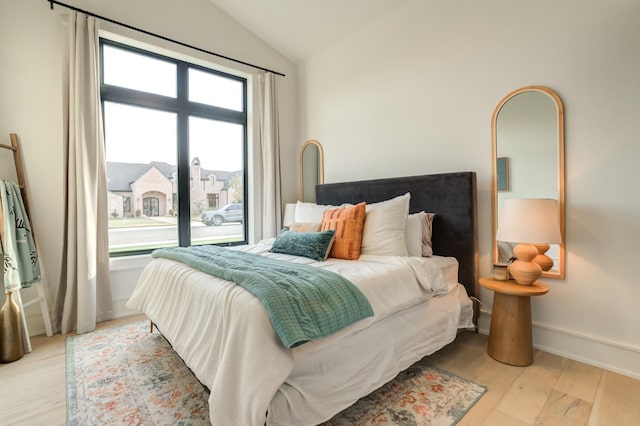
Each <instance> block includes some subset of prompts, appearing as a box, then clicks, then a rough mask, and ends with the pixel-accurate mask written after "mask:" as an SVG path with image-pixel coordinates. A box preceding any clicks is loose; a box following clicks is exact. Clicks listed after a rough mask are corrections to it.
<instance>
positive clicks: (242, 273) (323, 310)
mask: <svg viewBox="0 0 640 426" xmlns="http://www.w3.org/2000/svg"><path fill="white" fill-rule="evenodd" d="M151 255H152V256H153V257H163V258H167V259H173V260H177V261H180V262H182V263H185V264H187V265H189V266H191V267H193V268H196V269H198V270H200V271H202V272H205V273H207V274H210V275H213V276H216V277H219V278H223V279H225V280H228V281H233V282H234V283H236V284H238V285H240V286H241V287H243V288H244V289H245V290H247V291H249V292H250V293H251V294H253V295H254V296H256V297H257V298H258V299H259V300H260V302H262V304H263V305H264V307H265V308H266V310H267V312H268V314H269V317H270V318H271V323H272V324H273V327H274V329H275V330H276V333H278V336H280V339H281V340H282V343H283V344H284V346H286V347H288V348H293V347H295V346H298V345H301V344H303V343H305V342H308V341H310V340H314V339H320V338H322V337H325V336H328V335H330V334H332V333H334V332H336V331H338V330H340V329H342V328H344V327H346V326H348V325H349V324H352V323H354V322H356V321H359V320H361V319H363V318H366V317H369V316H372V315H373V310H372V308H371V305H370V304H369V301H368V300H367V298H366V297H365V296H364V295H363V294H362V293H361V292H360V290H359V289H358V288H357V287H356V286H355V285H353V283H351V282H350V281H349V280H347V279H345V278H344V277H342V276H340V275H338V274H336V273H334V272H331V271H327V270H324V269H321V268H315V267H313V266H309V265H303V264H298V263H291V262H284V261H279V260H275V259H269V258H266V257H264V256H260V255H257V254H253V253H244V252H241V251H236V250H229V249H225V248H221V247H216V246H193V247H175V248H166V249H158V250H155V251H154V252H153V253H152V254H151Z"/></svg>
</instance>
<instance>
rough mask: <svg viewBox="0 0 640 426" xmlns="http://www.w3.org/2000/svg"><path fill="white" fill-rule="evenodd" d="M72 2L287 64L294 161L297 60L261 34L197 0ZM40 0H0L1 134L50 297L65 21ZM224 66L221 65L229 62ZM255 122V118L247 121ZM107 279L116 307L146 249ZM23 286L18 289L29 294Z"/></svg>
mask: <svg viewBox="0 0 640 426" xmlns="http://www.w3.org/2000/svg"><path fill="white" fill-rule="evenodd" d="M67 3H70V4H73V5H75V6H77V7H79V8H81V9H85V10H89V11H92V12H94V13H96V14H99V15H103V16H106V17H109V18H111V19H115V20H118V21H122V22H125V23H127V24H130V25H133V26H137V27H140V28H142V29H145V30H147V31H150V32H154V33H158V34H162V35H164V36H166V37H170V38H174V39H176V40H179V41H181V42H184V43H189V44H193V45H195V46H197V47H200V48H203V49H208V50H212V51H214V52H217V53H220V54H223V55H226V56H229V57H234V58H237V59H240V60H243V61H246V62H251V63H256V64H258V65H260V66H263V67H266V68H270V69H273V70H276V71H279V72H282V73H284V74H286V77H284V78H283V77H278V78H277V81H278V96H279V111H280V124H281V130H280V137H281V149H282V151H283V156H284V158H283V164H297V160H298V156H297V152H298V149H299V146H300V143H299V141H298V140H297V139H296V138H297V136H298V134H299V130H298V116H297V108H296V102H297V98H296V86H297V77H296V68H295V66H294V65H293V64H292V63H291V62H289V61H288V60H287V59H285V58H284V57H283V56H282V55H280V54H279V53H277V52H276V51H274V50H273V49H272V48H271V47H269V46H268V45H267V44H266V43H264V42H263V41H262V40H260V39H258V38H257V37H255V36H254V35H253V34H252V33H251V32H249V31H248V30H246V29H245V28H243V27H242V26H240V25H239V24H237V23H236V22H235V21H233V20H232V19H231V18H229V17H228V16H227V15H225V14H223V13H222V12H221V11H220V10H219V9H217V8H216V7H215V6H213V5H212V4H211V3H210V2H208V1H206V0H183V1H180V2H176V1H171V0H138V1H135V2H129V1H126V0H111V1H108V2H106V1H100V0H86V1H81V0H76V1H68V2H67ZM66 12H67V10H66V9H64V8H62V7H59V6H56V8H55V10H54V11H50V10H49V5H48V3H47V2H45V1H44V0H21V1H16V0H0V58H2V61H3V62H2V66H0V140H2V142H3V143H9V133H10V132H15V133H17V134H18V136H19V138H20V141H21V146H22V148H23V152H24V159H25V163H26V164H25V166H26V175H27V183H28V189H29V192H30V195H31V196H30V198H31V202H32V210H33V220H32V221H33V225H34V227H35V228H36V232H37V239H38V244H39V247H40V256H41V259H42V263H43V266H44V267H45V270H46V271H47V276H48V277H49V279H48V282H49V291H48V294H49V302H50V304H51V303H52V301H53V298H54V296H55V293H56V290H57V288H58V283H59V276H60V264H61V256H60V253H61V250H62V241H63V208H64V207H63V206H64V204H63V182H64V174H63V145H62V124H63V121H62V120H63V118H62V87H63V84H62V79H63V75H62V70H63V64H64V57H63V55H64V50H65V49H64V48H65V45H66V43H67V41H66V28H65V27H64V25H63V20H62V19H61V17H60V15H61V14H63V13H66ZM105 28H107V29H109V30H111V31H114V32H119V33H121V34H122V35H126V36H131V37H135V38H138V39H139V40H140V41H142V42H147V43H150V44H153V45H158V46H159V47H161V48H162V47H164V48H170V49H177V50H179V51H181V52H182V53H184V54H187V55H193V56H195V57H196V58H199V59H201V60H208V61H212V62H215V63H217V64H220V65H222V66H226V67H229V68H232V67H235V68H236V69H238V70H239V71H243V72H247V73H248V72H251V69H249V68H247V67H238V66H236V65H233V64H232V63H230V62H228V61H224V60H218V59H215V58H212V57H209V56H207V55H203V54H199V53H195V52H190V51H189V50H188V49H183V48H178V47H176V46H174V45H171V44H169V43H164V42H160V41H158V40H156V39H153V38H151V37H145V36H141V35H140V34H138V33H134V32H130V31H125V30H123V29H121V28H118V27H114V26H109V25H105ZM229 68H228V69H229ZM254 124H255V123H254ZM297 176H298V175H297V170H296V169H295V168H293V169H286V170H284V171H283V200H284V201H294V200H295V199H296V194H297ZM0 178H8V179H15V174H14V171H13V163H12V158H11V155H10V153H9V151H5V150H2V151H1V152H0ZM114 263H115V265H114V267H113V272H112V282H113V285H114V289H113V296H114V300H115V302H116V309H117V310H119V312H120V313H124V311H123V310H122V308H123V306H124V303H125V301H126V299H127V298H128V296H129V294H130V291H131V289H132V288H133V285H134V284H135V282H136V279H137V277H138V275H139V273H140V271H141V267H142V266H143V265H144V264H145V263H146V259H145V258H138V259H133V260H131V261H129V262H126V261H122V260H120V261H118V262H114ZM30 292H31V290H27V291H24V292H23V298H24V299H25V301H26V300H29V299H30V298H32V297H33V295H32V294H31V293H30ZM27 313H28V315H29V322H30V331H31V334H37V333H41V332H43V330H44V328H43V325H42V321H41V318H40V314H39V310H38V309H37V308H36V307H35V306H34V307H30V308H28V311H27Z"/></svg>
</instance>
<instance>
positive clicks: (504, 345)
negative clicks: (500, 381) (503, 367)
mask: <svg viewBox="0 0 640 426" xmlns="http://www.w3.org/2000/svg"><path fill="white" fill-rule="evenodd" d="M480 285H481V286H482V287H484V288H488V289H490V290H493V291H494V292H495V294H494V295H493V310H492V313H491V328H490V330H489V344H488V346H487V353H488V354H489V356H490V357H491V358H493V359H495V360H497V361H500V362H503V363H505V364H509V365H517V366H525V365H530V364H531V363H533V339H532V336H531V296H542V295H543V294H545V293H547V292H548V291H549V288H547V287H546V286H544V285H542V284H540V283H538V282H534V283H533V284H531V285H521V284H517V283H516V282H515V281H497V280H494V279H493V278H480Z"/></svg>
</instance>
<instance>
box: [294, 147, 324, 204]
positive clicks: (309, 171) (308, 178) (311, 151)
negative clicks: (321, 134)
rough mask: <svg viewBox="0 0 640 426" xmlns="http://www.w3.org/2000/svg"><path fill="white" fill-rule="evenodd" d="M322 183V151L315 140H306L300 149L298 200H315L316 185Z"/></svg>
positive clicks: (311, 201)
mask: <svg viewBox="0 0 640 426" xmlns="http://www.w3.org/2000/svg"><path fill="white" fill-rule="evenodd" d="M320 183H324V151H323V150H322V145H320V142H318V141H316V140H313V139H312V140H308V141H306V142H305V143H304V145H302V149H301V150H300V201H304V202H307V203H315V202H316V185H318V184H320Z"/></svg>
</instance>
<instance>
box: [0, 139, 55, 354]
mask: <svg viewBox="0 0 640 426" xmlns="http://www.w3.org/2000/svg"><path fill="white" fill-rule="evenodd" d="M9 137H10V138H11V145H6V144H3V143H0V148H4V149H8V150H11V151H13V160H14V163H15V166H16V176H17V178H18V186H19V187H20V192H21V194H22V202H23V203H24V209H25V211H26V212H27V217H28V218H29V223H30V224H31V235H32V236H33V241H34V244H35V243H36V242H35V241H36V237H35V231H34V227H33V219H32V216H31V206H30V204H29V196H28V194H27V184H26V181H25V177H24V166H23V162H22V153H21V152H20V146H19V144H18V135H16V134H15V133H11V134H10V135H9ZM0 204H1V203H0ZM3 223H4V222H3V213H2V209H0V238H2V237H3V236H4V232H2V231H4V230H3ZM36 247H37V246H36ZM40 271H41V275H40V276H41V278H40V280H39V281H37V282H35V283H33V285H32V287H34V288H35V290H36V292H37V294H38V296H37V297H35V298H34V299H32V300H30V301H28V302H27V303H24V304H23V303H22V298H21V297H20V292H19V291H16V292H15V293H14V295H15V300H16V303H17V304H18V306H19V307H20V310H21V311H22V325H23V330H24V331H25V333H26V339H25V342H26V344H27V348H25V352H31V343H30V340H29V329H28V328H27V320H26V315H25V313H24V312H25V311H24V308H26V307H27V306H30V305H32V304H34V303H40V310H41V311H42V320H43V322H44V328H45V330H46V332H47V336H53V327H52V326H51V315H50V314H49V307H48V305H47V297H46V295H45V292H44V289H43V286H42V281H43V279H44V269H43V265H42V262H40Z"/></svg>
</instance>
